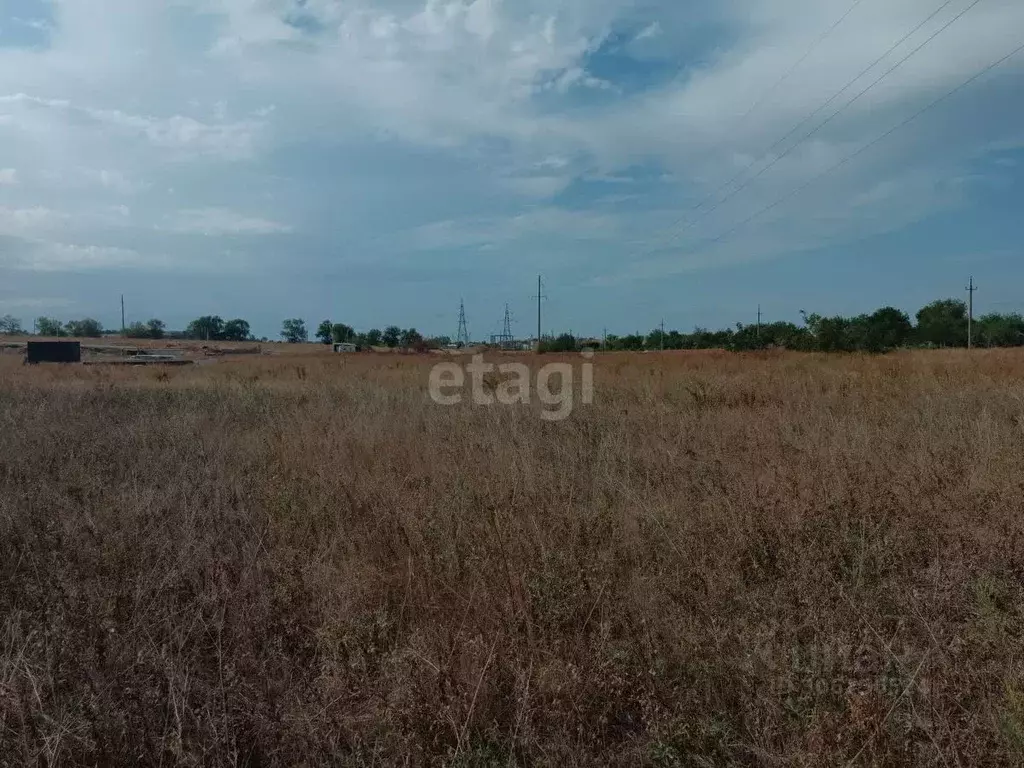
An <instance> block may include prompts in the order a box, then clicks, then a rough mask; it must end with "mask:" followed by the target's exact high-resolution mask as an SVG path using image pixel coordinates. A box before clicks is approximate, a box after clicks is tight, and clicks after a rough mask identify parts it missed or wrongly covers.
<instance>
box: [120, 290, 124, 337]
mask: <svg viewBox="0 0 1024 768" xmlns="http://www.w3.org/2000/svg"><path fill="white" fill-rule="evenodd" d="M124 330H125V329H124V294H123V293H122V294H121V337H122V338H123V337H124Z"/></svg>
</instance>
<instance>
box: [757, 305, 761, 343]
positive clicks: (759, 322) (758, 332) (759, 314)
mask: <svg viewBox="0 0 1024 768" xmlns="http://www.w3.org/2000/svg"><path fill="white" fill-rule="evenodd" d="M757 338H759V339H760V338H761V305H760V304H758V305H757Z"/></svg>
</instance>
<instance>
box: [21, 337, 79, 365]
mask: <svg viewBox="0 0 1024 768" xmlns="http://www.w3.org/2000/svg"><path fill="white" fill-rule="evenodd" d="M25 362H26V363H80V362H82V345H81V343H80V342H77V341H30V342H29V343H28V350H27V352H26V355H25Z"/></svg>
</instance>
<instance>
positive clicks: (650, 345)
mask: <svg viewBox="0 0 1024 768" xmlns="http://www.w3.org/2000/svg"><path fill="white" fill-rule="evenodd" d="M662 335H663V334H662V331H661V328H655V329H654V330H653V331H651V332H650V333H649V334H647V338H646V339H645V340H644V346H645V347H647V349H661V343H662ZM665 335H666V336H667V334H665Z"/></svg>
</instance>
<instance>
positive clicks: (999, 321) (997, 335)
mask: <svg viewBox="0 0 1024 768" xmlns="http://www.w3.org/2000/svg"><path fill="white" fill-rule="evenodd" d="M975 322H976V328H975V333H976V336H977V341H978V344H979V345H981V346H983V347H1019V346H1022V345H1024V317H1021V316H1020V315H1019V314H1017V313H1016V312H1014V313H1012V314H1009V315H999V314H990V315H984V316H983V317H981V318H979V319H978V320H977V321H975Z"/></svg>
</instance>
